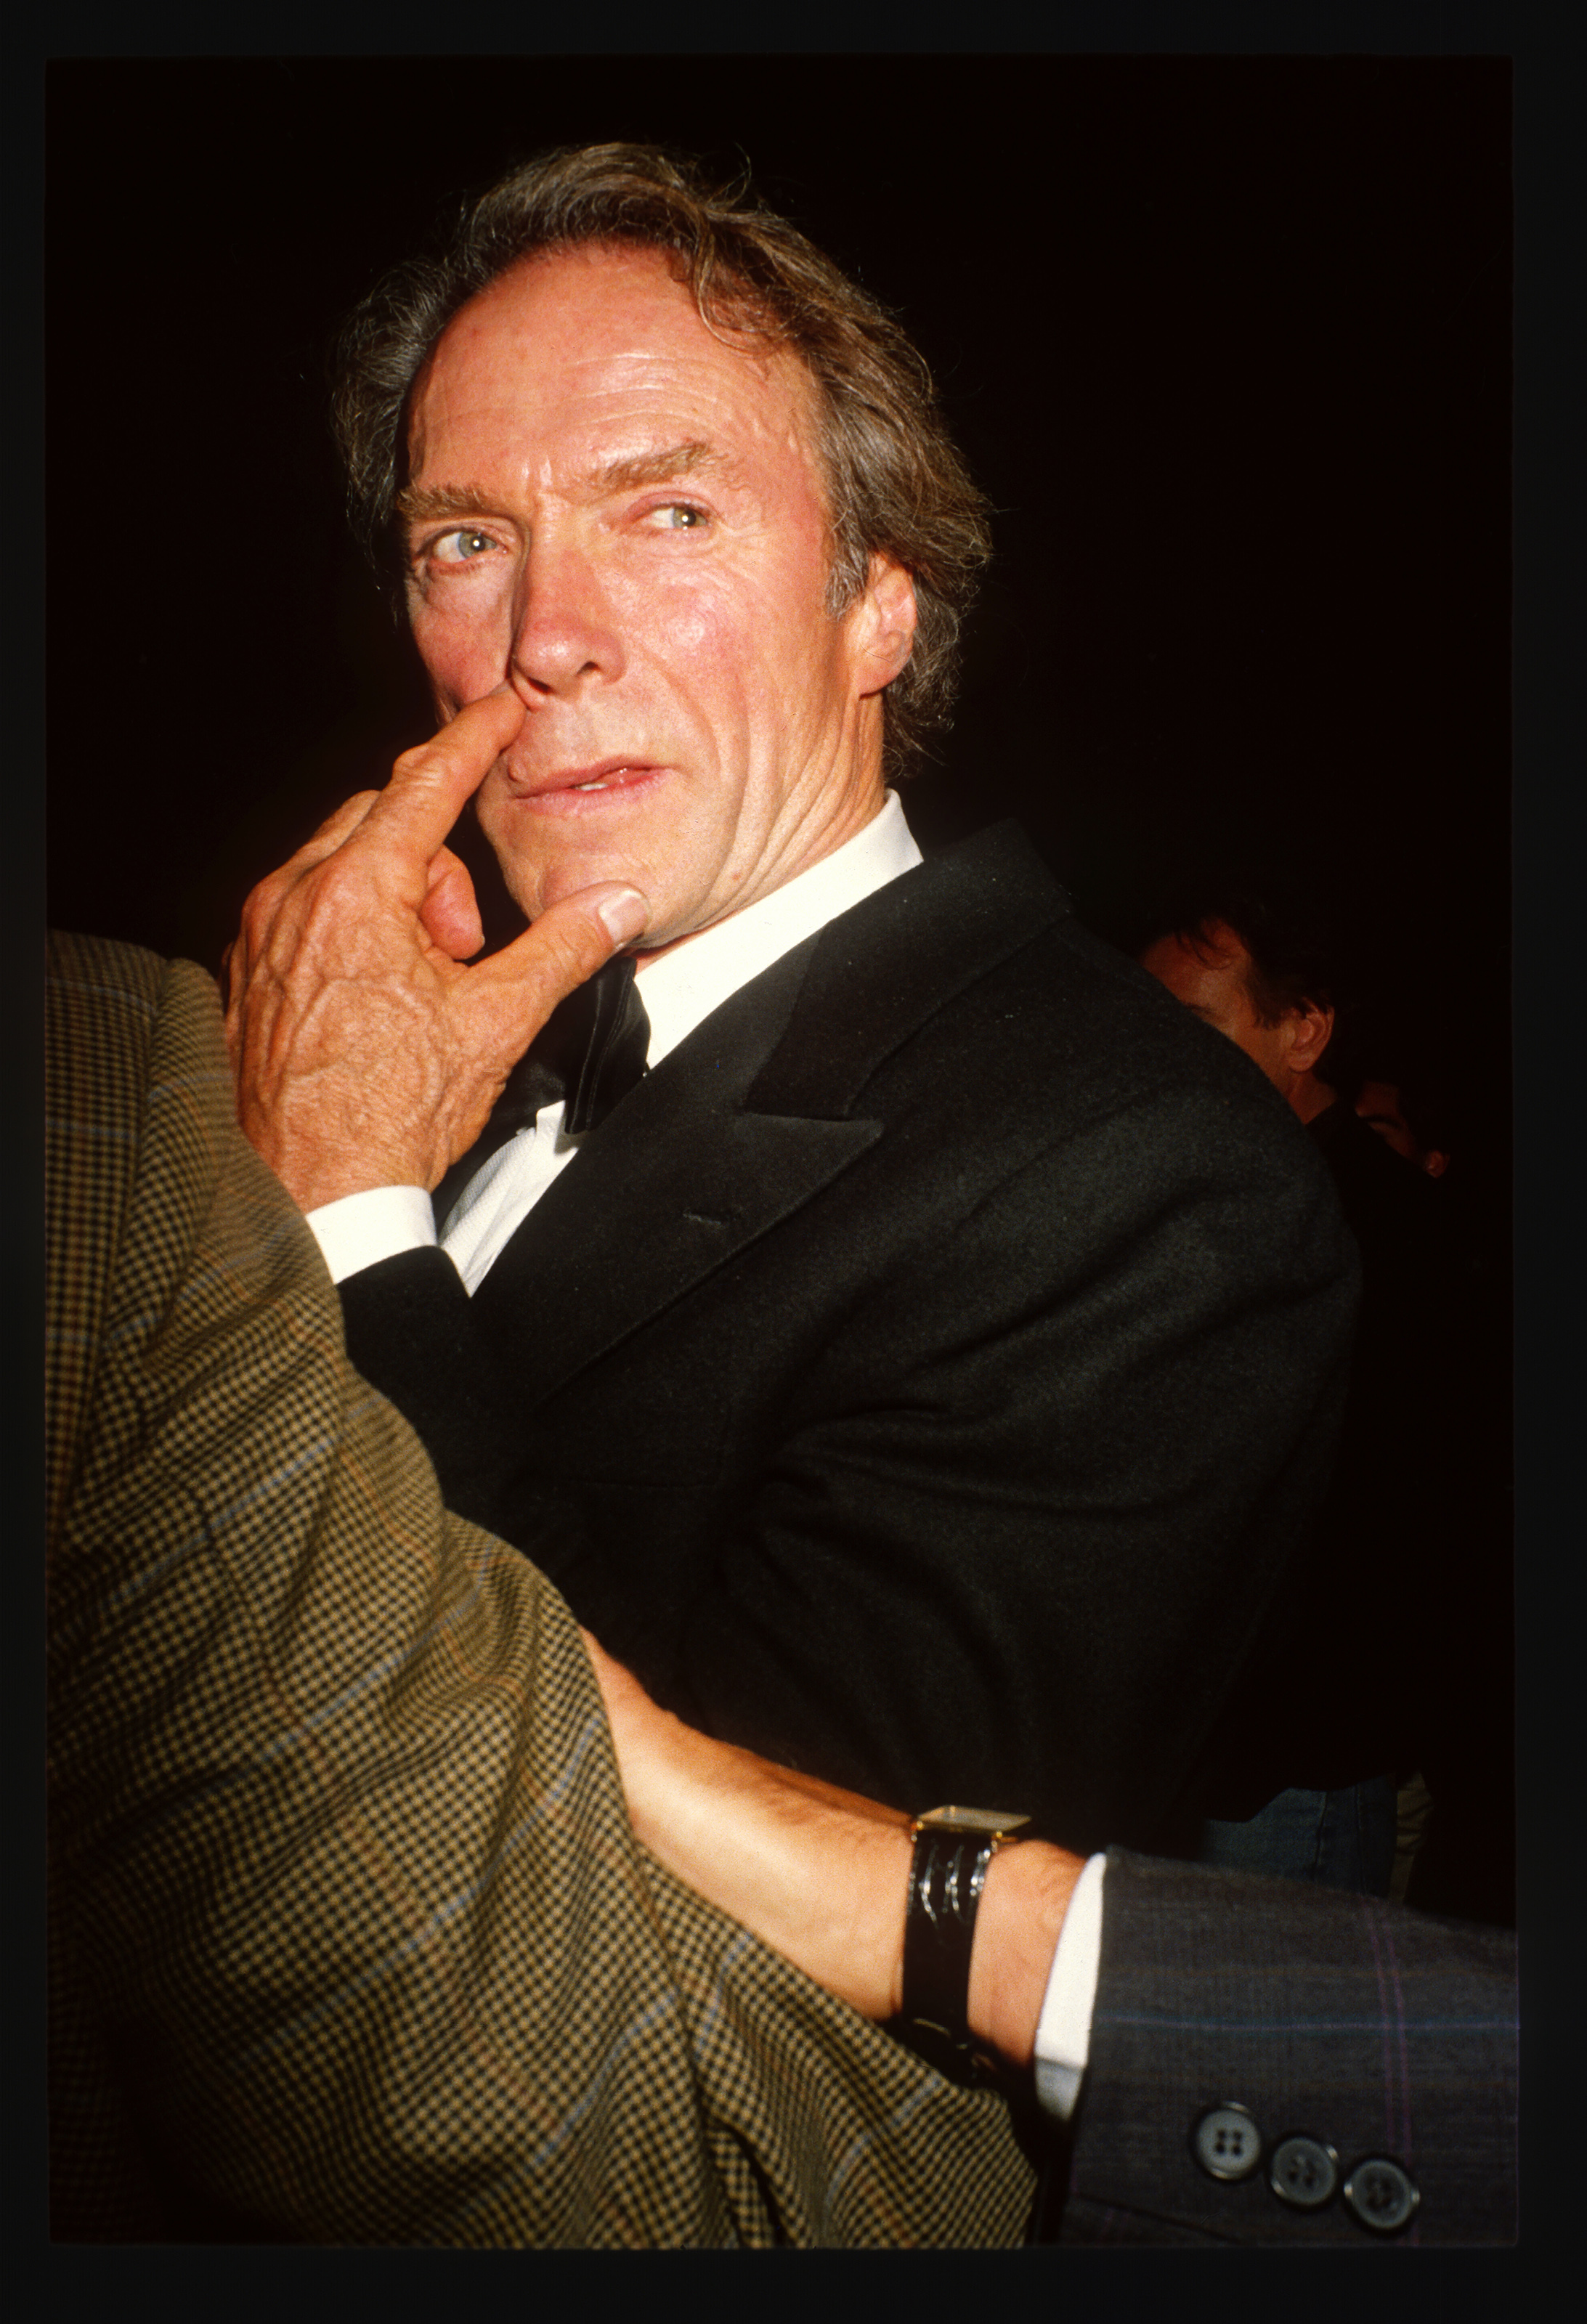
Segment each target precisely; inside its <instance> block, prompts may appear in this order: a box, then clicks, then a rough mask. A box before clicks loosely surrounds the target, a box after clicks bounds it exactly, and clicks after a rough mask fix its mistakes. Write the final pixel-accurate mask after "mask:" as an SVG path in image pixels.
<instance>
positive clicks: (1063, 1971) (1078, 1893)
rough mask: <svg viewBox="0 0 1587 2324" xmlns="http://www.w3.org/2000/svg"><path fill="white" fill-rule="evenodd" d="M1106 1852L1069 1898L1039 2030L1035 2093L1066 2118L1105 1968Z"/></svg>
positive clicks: (1087, 2050)
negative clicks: (1101, 1971) (1100, 1979)
mask: <svg viewBox="0 0 1587 2324" xmlns="http://www.w3.org/2000/svg"><path fill="white" fill-rule="evenodd" d="M1107 1868H1108V1859H1107V1858H1106V1857H1105V1856H1093V1857H1089V1858H1087V1859H1086V1862H1085V1865H1084V1869H1083V1870H1082V1872H1081V1875H1080V1877H1079V1879H1078V1880H1076V1882H1075V1886H1074V1888H1073V1890H1072V1891H1071V1893H1070V1896H1069V1909H1068V1911H1067V1912H1066V1914H1065V1915H1064V1925H1063V1927H1062V1929H1061V1930H1060V1931H1059V1932H1058V1949H1057V1950H1056V1952H1055V1953H1054V1955H1053V1965H1052V1968H1051V1969H1049V1970H1048V1971H1047V1993H1046V1996H1045V1997H1044V1999H1043V2001H1042V2005H1041V2016H1040V2019H1039V2021H1038V2024H1037V2028H1036V2095H1037V2097H1038V2099H1039V2100H1040V2102H1041V2105H1042V2107H1044V2109H1045V2110H1046V2112H1047V2113H1048V2114H1054V2115H1056V2116H1057V2117H1058V2119H1059V2121H1060V2122H1067V2121H1068V2119H1069V2116H1071V2115H1072V2114H1073V2113H1074V2111H1075V2100H1076V2098H1078V2097H1079V2096H1080V2083H1081V2078H1082V2077H1083V2075H1084V2072H1085V2068H1086V2063H1087V2061H1088V2060H1089V2058H1090V2056H1091V2015H1092V2011H1093V2009H1094V2008H1095V2006H1096V1981H1097V1977H1098V1973H1099V1971H1100V1970H1101V1968H1102V1951H1103V1873H1104V1872H1106V1870H1107Z"/></svg>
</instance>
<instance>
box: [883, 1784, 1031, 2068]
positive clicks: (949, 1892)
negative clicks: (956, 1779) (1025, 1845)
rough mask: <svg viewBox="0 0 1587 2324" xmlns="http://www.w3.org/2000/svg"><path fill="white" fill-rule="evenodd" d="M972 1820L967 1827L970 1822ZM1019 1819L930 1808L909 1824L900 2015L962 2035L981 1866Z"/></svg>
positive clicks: (958, 2039) (953, 2036)
mask: <svg viewBox="0 0 1587 2324" xmlns="http://www.w3.org/2000/svg"><path fill="white" fill-rule="evenodd" d="M972 1818H973V1819H974V1821H971V1819H972ZM1026 1821H1028V1819H1027V1818H1026V1817H1024V1816H1015V1815H1009V1816H993V1815H992V1814H990V1813H987V1812H983V1811H978V1810H975V1809H963V1808H961V1809H953V1808H938V1809H935V1810H934V1811H933V1812H932V1813H931V1814H930V1815H929V1816H923V1817H922V1818H921V1819H920V1820H919V1821H918V1823H917V1824H916V1826H915V1849H914V1854H913V1856H912V1857H911V1858H910V1863H909V1913H908V1917H907V1919H906V1920H905V1923H904V1999H903V2011H902V2014H903V2015H904V2016H905V2017H906V2018H907V2019H909V2020H911V2021H912V2022H914V2023H916V2024H927V2025H935V2026H937V2027H939V2028H940V2029H941V2030H942V2032H943V2033H946V2034H947V2036H948V2037H949V2039H950V2040H951V2041H953V2042H955V2043H961V2044H962V2043H966V2042H968V2040H969V2037H970V2027H969V2006H970V1954H971V1950H972V1948H973V1945H974V1942H975V1915H976V1913H977V1911H978V1910H979V1908H980V1904H981V1891H982V1889H983V1886H984V1885H985V1881H986V1867H987V1866H988V1865H989V1864H990V1863H991V1862H992V1858H993V1857H994V1856H995V1855H996V1853H997V1851H998V1849H999V1848H1000V1847H1001V1845H1002V1843H1003V1841H1004V1840H1005V1839H1007V1838H1009V1837H1010V1834H1011V1833H1012V1832H1013V1831H1014V1830H1015V1828H1016V1827H1017V1826H1019V1825H1020V1824H1022V1823H1024V1822H1026Z"/></svg>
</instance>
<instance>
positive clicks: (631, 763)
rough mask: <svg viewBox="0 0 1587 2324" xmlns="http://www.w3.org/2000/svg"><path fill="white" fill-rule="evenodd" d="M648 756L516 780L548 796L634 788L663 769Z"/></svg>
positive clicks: (537, 795)
mask: <svg viewBox="0 0 1587 2324" xmlns="http://www.w3.org/2000/svg"><path fill="white" fill-rule="evenodd" d="M660 771H661V770H660V768H659V767H657V766H653V765H652V764H651V763H650V761H649V760H648V759H603V760H601V761H600V762H599V763H598V764H597V765H595V766H593V767H575V768H573V769H571V770H568V771H567V772H564V773H562V774H556V775H544V776H539V777H535V778H532V779H531V780H529V781H528V782H521V781H514V782H513V785H512V787H513V788H514V789H515V790H523V791H525V792H527V793H528V794H529V796H530V797H531V798H550V797H552V796H554V795H555V794H556V793H558V792H560V791H577V792H580V793H583V794H586V795H587V794H588V793H590V792H592V791H614V790H631V789H632V788H633V786H634V784H635V783H641V782H643V781H644V780H645V779H647V777H649V776H651V775H657V774H660Z"/></svg>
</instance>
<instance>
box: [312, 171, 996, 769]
mask: <svg viewBox="0 0 1587 2324" xmlns="http://www.w3.org/2000/svg"><path fill="white" fill-rule="evenodd" d="M588 244H605V245H617V246H623V247H627V248H638V249H643V250H656V251H660V252H661V253H662V254H664V255H665V256H666V258H667V259H668V261H669V264H670V266H671V270H672V272H673V274H674V276H675V278H676V279H677V280H678V281H680V282H683V283H687V287H688V290H689V291H690V293H691V295H692V296H693V299H694V301H695V304H696V306H697V309H698V310H699V313H700V317H701V319H702V320H703V321H704V322H705V323H706V326H707V327H709V328H710V329H711V330H713V331H715V332H716V333H718V334H719V335H721V336H724V337H732V338H735V339H748V340H749V341H751V342H752V343H753V342H755V341H760V342H761V343H763V344H764V345H767V346H771V347H788V348H790V349H792V350H793V351H794V352H795V353H796V354H797V355H799V356H800V357H801V358H802V360H803V362H804V363H805V364H806V366H807V369H808V371H809V374H810V376H811V378H812V380H813V381H814V382H815V384H816V389H817V396H818V398H819V412H820V420H819V426H820V448H821V453H822V456H823V458H824V461H825V465H826V491H827V499H828V509H829V515H830V520H831V525H832V535H833V542H832V570H831V575H830V578H829V582H828V587H827V606H828V611H829V612H830V613H832V614H833V615H834V616H836V615H837V614H840V613H843V612H844V608H845V607H846V606H848V605H850V604H853V600H854V599H855V597H857V596H858V595H859V594H860V592H861V590H862V589H863V587H864V586H865V581H866V576H867V573H868V570H869V566H870V559H871V557H872V553H873V552H875V551H877V550H880V551H881V552H882V553H883V554H885V555H886V556H889V557H890V558H892V559H893V560H894V561H895V562H896V563H897V564H899V565H901V566H902V567H904V568H905V569H906V570H907V571H908V572H909V574H910V575H911V576H912V577H913V580H914V583H915V595H916V604H917V608H918V628H917V630H916V633H915V647H914V651H913V653H912V654H911V655H910V657H909V661H908V662H907V663H906V664H905V666H904V669H902V671H901V672H900V675H899V676H898V677H897V678H895V679H894V680H893V682H892V684H891V685H890V687H888V689H887V695H886V726H885V733H886V741H885V746H884V755H885V761H886V764H887V768H888V771H889V773H890V774H893V775H898V774H901V773H905V772H907V771H908V770H909V765H910V762H911V761H913V759H914V758H915V757H916V755H917V754H918V752H919V750H920V748H921V746H922V743H923V742H924V740H925V737H926V736H927V734H928V733H930V732H931V731H932V730H933V729H934V728H936V727H938V726H941V725H943V724H946V721H947V717H948V714H949V712H950V710H951V708H952V705H953V698H954V693H955V683H956V679H957V674H958V641H959V631H960V625H961V623H962V622H963V620H964V614H965V613H966V612H967V611H968V610H969V606H970V604H971V601H972V599H973V595H974V594H975V588H976V585H977V583H978V582H979V580H980V577H981V574H982V570H983V567H984V566H985V564H986V561H987V559H988V558H989V557H990V556H991V554H992V533H991V528H990V526H989V524H988V522H987V513H986V503H985V499H984V496H983V494H982V493H980V492H979V491H978V490H977V489H976V487H975V485H974V484H972V482H971V480H970V477H969V475H968V473H967V471H966V469H965V467H964V462H963V460H962V459H961V458H960V457H959V454H958V451H957V449H956V448H955V445H954V443H953V440H952V438H950V437H949V435H948V432H947V428H946V422H945V421H944V420H943V417H942V413H941V411H940V410H939V408H938V406H937V398H936V394H935V392H934V390H933V387H932V383H931V374H930V372H929V370H928V369H927V364H926V362H925V360H924V358H923V357H922V356H921V355H919V354H918V351H917V349H916V348H915V347H914V346H912V345H911V344H910V342H909V338H908V337H906V336H905V334H904V332H903V330H902V329H901V328H900V326H899V324H898V323H897V322H896V321H895V319H894V318H893V317H892V316H891V315H890V313H889V312H888V310H887V309H885V308H884V307H883V306H881V304H880V302H879V301H878V300H875V299H873V298H872V297H871V296H870V294H869V293H868V292H867V291H862V290H861V289H860V288H859V286H858V285H857V284H856V283H853V282H851V281H849V279H848V278H847V276H846V275H844V273H843V272H842V271H841V270H840V269H839V268H838V267H836V266H835V265H834V264H833V263H832V261H831V260H830V259H829V258H827V257H826V256H825V255H824V254H823V253H822V252H820V251H819V250H817V248H816V245H815V244H814V243H812V242H810V241H809V240H808V239H807V236H805V235H802V234H800V233H799V232H798V228H797V227H795V226H791V225H790V224H789V221H788V220H787V219H786V218H782V217H778V216H777V214H776V213H775V212H774V211H772V210H770V209H768V208H765V207H764V206H763V205H762V204H761V203H760V202H759V201H758V200H756V198H755V197H754V195H753V194H752V190H751V188H750V183H749V179H748V174H747V172H745V173H743V174H741V175H740V176H739V177H738V178H736V179H735V180H733V181H731V182H729V183H726V184H721V183H717V182H714V181H713V180H712V178H711V176H710V173H709V172H708V171H707V170H706V167H705V165H704V164H703V162H701V161H698V160H697V159H695V158H693V157H691V156H689V155H687V154H684V153H677V152H667V151H664V150H663V149H662V148H660V147H659V146H654V145H637V144H622V143H608V144H602V145H593V146H583V147H562V148H558V150H556V151H554V152H548V153H541V154H539V155H537V156H536V157H535V158H534V159H533V160H532V161H525V162H523V163H522V164H521V165H520V167H518V168H517V169H515V170H513V171H511V172H510V173H509V174H508V175H507V176H506V177H505V178H503V179H502V180H500V181H499V182H498V183H497V184H495V185H494V186H493V187H491V188H490V189H489V190H488V191H487V192H485V193H484V194H482V195H481V196H480V197H479V198H478V199H477V200H475V201H474V202H472V203H470V204H469V205H468V206H467V207H466V208H465V209H464V211H463V214H462V216H461V217H460V218H459V219H458V221H457V226H456V227H455V229H454V231H453V232H452V234H451V235H450V236H449V237H448V239H447V242H446V244H445V245H444V247H443V248H442V249H441V251H440V252H439V254H438V255H436V256H432V257H428V258H418V259H413V260H410V261H408V262H406V263H403V264H401V265H398V266H395V267H393V268H392V270H391V271H390V272H388V273H387V274H386V275H384V276H383V279H382V280H381V281H380V282H379V283H377V284H376V286H375V288H374V290H373V291H371V292H370V293H369V295H368V297H367V298H365V299H364V300H362V301H361V303H360V304H359V306H358V307H357V309H355V312H354V314H353V315H352V317H351V318H350V319H349V321H348V323H347V325H346V329H345V330H344V332H343V333H342V336H341V338H340V341H339V343H338V346H337V379H336V389H335V397H334V415H335V427H336V434H337V443H338V445H339V446H340V448H341V452H342V456H343V458H344V459H345V460H346V466H347V478H348V500H349V505H350V512H351V515H352V520H353V527H354V530H355V533H356V534H357V536H358V538H359V539H360V540H361V541H362V542H363V544H364V549H365V550H366V552H367V553H368V554H369V556H370V557H371V558H372V559H373V561H374V564H375V566H376V569H377V570H383V571H384V572H385V573H386V574H387V575H388V576H390V577H391V578H392V581H393V583H394V595H395V596H396V600H397V603H398V605H399V608H401V604H402V603H403V591H402V586H401V564H400V563H398V562H397V561H396V560H395V559H394V558H393V546H394V544H393V530H394V528H393V515H394V512H395V507H396V503H397V497H398V494H399V493H400V491H401V484H402V482H403V466H404V456H405V449H406V447H405V442H404V437H405V423H406V419H407V413H408V406H409V399H410V397H411V392H412V390H413V386H414V383H415V382H416V381H417V379H418V377H419V375H420V372H421V371H422V370H423V368H424V366H425V364H426V363H427V362H428V360H429V355H430V354H431V352H432V351H433V349H434V347H435V346H436V343H437V341H438V339H439V338H440V337H441V334H442V333H443V331H444V330H445V329H446V327H447V324H448V323H449V322H450V321H451V319H452V318H453V316H454V315H456V314H457V312H458V310H459V309H460V308H462V307H463V306H464V305H466V302H467V301H468V300H470V299H472V298H474V297H475V295H476V294H477V293H478V292H479V291H483V290H484V288H485V287H486V285H487V284H489V283H491V282H494V281H496V280H497V279H498V278H499V277H500V276H502V275H503V274H505V273H506V272H508V271H509V270H510V269H511V268H512V267H513V266H515V265H518V264H520V263H521V262H522V261H523V260H525V259H527V258H530V257H532V256H534V255H535V254H538V253H541V252H553V251H560V250H569V249H576V248H578V247H580V246H581V245H588ZM393 567H395V569H394V570H393Z"/></svg>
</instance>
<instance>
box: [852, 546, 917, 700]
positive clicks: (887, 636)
mask: <svg viewBox="0 0 1587 2324" xmlns="http://www.w3.org/2000/svg"><path fill="white" fill-rule="evenodd" d="M848 619H849V622H850V623H851V628H850V632H849V634H850V636H851V638H852V640H853V656H854V670H855V675H856V677H857V678H858V680H859V690H860V692H861V694H863V695H865V694H880V693H881V689H882V687H884V686H890V685H891V684H892V681H893V679H894V678H896V677H897V676H898V674H899V672H900V669H902V668H903V666H904V664H905V663H906V662H907V661H908V660H909V656H910V654H911V653H912V652H913V651H914V648H915V621H916V609H915V584H914V583H913V581H911V579H910V578H909V575H908V574H907V573H906V572H905V570H904V568H903V567H902V566H901V565H898V564H895V563H894V561H893V559H892V558H890V557H887V556H884V555H883V554H882V552H881V550H880V549H876V550H874V551H873V552H872V558H871V570H870V575H869V577H868V578H867V580H866V583H865V587H864V590H863V593H862V595H860V596H859V597H858V598H857V599H856V601H855V602H854V604H853V605H851V606H850V608H849V613H848Z"/></svg>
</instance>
